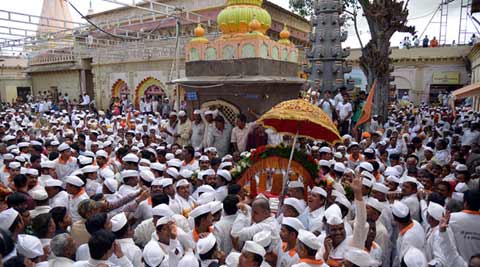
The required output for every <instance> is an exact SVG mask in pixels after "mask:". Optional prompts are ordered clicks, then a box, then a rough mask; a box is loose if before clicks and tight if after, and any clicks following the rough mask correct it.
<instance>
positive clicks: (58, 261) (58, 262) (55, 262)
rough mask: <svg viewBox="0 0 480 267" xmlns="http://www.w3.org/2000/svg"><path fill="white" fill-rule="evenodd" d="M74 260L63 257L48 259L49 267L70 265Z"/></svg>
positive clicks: (69, 266) (66, 266)
mask: <svg viewBox="0 0 480 267" xmlns="http://www.w3.org/2000/svg"><path fill="white" fill-rule="evenodd" d="M74 263H75V262H74V261H72V260H71V259H68V258H64V257H56V258H53V259H51V260H49V261H48V266H49V267H71V266H73V264H74Z"/></svg>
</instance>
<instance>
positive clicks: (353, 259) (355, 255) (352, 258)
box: [343, 247, 380, 267]
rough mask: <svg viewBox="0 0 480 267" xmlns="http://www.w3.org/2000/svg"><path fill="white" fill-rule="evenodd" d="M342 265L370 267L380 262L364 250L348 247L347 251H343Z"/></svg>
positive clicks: (347, 266) (346, 266)
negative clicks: (343, 259)
mask: <svg viewBox="0 0 480 267" xmlns="http://www.w3.org/2000/svg"><path fill="white" fill-rule="evenodd" d="M343 265H344V266H345V267H353V266H358V267H372V266H379V265H380V263H379V262H377V261H375V260H374V259H373V258H372V257H371V256H370V255H369V254H368V252H366V251H365V250H362V249H359V248H355V247H350V248H349V249H348V251H347V253H345V261H344V262H343Z"/></svg>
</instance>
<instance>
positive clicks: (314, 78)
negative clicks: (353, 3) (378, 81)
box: [305, 0, 351, 92]
mask: <svg viewBox="0 0 480 267" xmlns="http://www.w3.org/2000/svg"><path fill="white" fill-rule="evenodd" d="M342 9H343V6H342V1H340V0H316V1H315V4H314V15H313V16H312V19H311V23H312V32H311V33H310V41H311V42H312V48H311V49H310V50H309V51H307V54H306V55H307V60H308V61H309V66H308V67H307V68H306V69H305V72H306V73H307V74H309V79H308V80H309V83H310V86H311V87H312V88H313V89H315V90H320V91H325V90H330V91H332V92H333V91H335V90H336V89H337V88H338V87H340V86H342V85H345V80H344V73H348V72H350V71H351V67H350V66H347V65H346V63H345V59H346V57H348V55H349V54H350V51H349V49H348V48H346V49H342V42H344V41H345V40H346V39H347V33H346V32H342V30H341V26H342V25H343V24H344V22H345V20H344V18H343V17H340V15H341V14H342V11H343V10H342Z"/></svg>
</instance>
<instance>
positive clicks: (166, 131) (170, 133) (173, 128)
mask: <svg viewBox="0 0 480 267" xmlns="http://www.w3.org/2000/svg"><path fill="white" fill-rule="evenodd" d="M177 127H178V120H177V113H176V112H175V111H172V112H170V115H169V117H168V123H167V125H165V126H164V127H162V128H161V129H160V131H161V133H162V136H163V138H164V139H165V142H167V144H173V143H175V134H176V132H177Z"/></svg>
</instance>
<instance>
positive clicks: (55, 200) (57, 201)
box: [48, 191, 69, 208]
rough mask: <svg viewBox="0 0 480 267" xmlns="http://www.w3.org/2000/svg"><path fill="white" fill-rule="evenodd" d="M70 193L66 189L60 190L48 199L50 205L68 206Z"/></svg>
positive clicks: (53, 206)
mask: <svg viewBox="0 0 480 267" xmlns="http://www.w3.org/2000/svg"><path fill="white" fill-rule="evenodd" d="M68 199H69V196H68V193H67V192H65V191H60V192H58V193H57V194H56V195H55V196H53V197H52V198H50V199H49V200H48V202H49V205H50V207H52V208H55V207H68Z"/></svg>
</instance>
